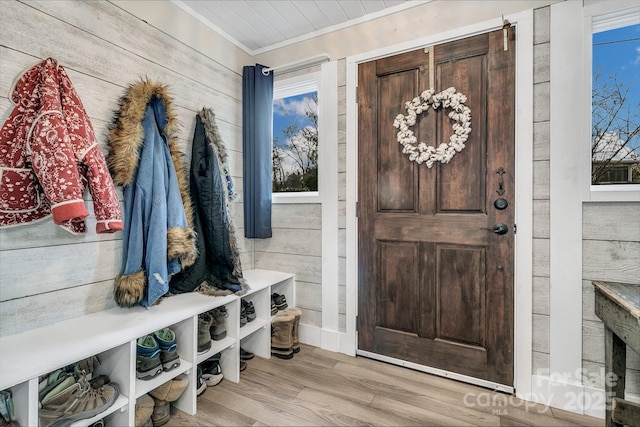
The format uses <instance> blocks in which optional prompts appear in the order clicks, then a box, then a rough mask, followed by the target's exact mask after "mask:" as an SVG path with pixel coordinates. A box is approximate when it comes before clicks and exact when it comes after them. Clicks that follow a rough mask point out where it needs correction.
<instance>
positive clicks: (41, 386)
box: [38, 369, 69, 400]
mask: <svg viewBox="0 0 640 427" xmlns="http://www.w3.org/2000/svg"><path fill="white" fill-rule="evenodd" d="M67 376H69V373H68V372H66V371H65V370H63V369H56V370H55V371H53V372H50V373H49V374H48V375H45V376H43V377H40V381H39V382H38V394H42V393H43V392H44V390H45V389H46V388H47V387H49V386H51V385H52V384H54V383H56V382H57V381H58V380H59V379H60V378H62V377H67ZM40 400H42V397H40Z"/></svg>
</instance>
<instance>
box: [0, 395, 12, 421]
mask: <svg viewBox="0 0 640 427" xmlns="http://www.w3.org/2000/svg"><path fill="white" fill-rule="evenodd" d="M0 415H2V417H0V421H2V420H4V421H6V422H7V423H11V422H12V421H13V419H14V418H15V407H14V405H13V395H12V394H11V390H2V391H0Z"/></svg>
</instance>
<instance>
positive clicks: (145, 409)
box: [135, 394, 156, 427]
mask: <svg viewBox="0 0 640 427" xmlns="http://www.w3.org/2000/svg"><path fill="white" fill-rule="evenodd" d="M155 406H156V404H155V401H154V400H153V398H152V397H151V396H149V395H148V394H143V395H142V396H140V397H139V398H138V399H137V400H136V415H135V426H136V427H142V426H143V425H144V424H145V423H146V422H147V421H149V420H150V419H151V415H152V414H153V408H154V407H155Z"/></svg>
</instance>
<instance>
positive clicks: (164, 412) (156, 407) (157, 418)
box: [151, 397, 171, 427]
mask: <svg viewBox="0 0 640 427" xmlns="http://www.w3.org/2000/svg"><path fill="white" fill-rule="evenodd" d="M170 419H171V403H170V402H167V401H166V400H160V399H156V398H155V397H154V398H153V413H152V414H151V422H152V423H153V427H160V426H163V425H165V424H166V423H168V422H169V420H170Z"/></svg>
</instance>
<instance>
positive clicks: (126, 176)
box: [107, 80, 193, 265]
mask: <svg viewBox="0 0 640 427" xmlns="http://www.w3.org/2000/svg"><path fill="white" fill-rule="evenodd" d="M153 97H157V98H160V99H161V100H162V101H163V102H164V105H165V107H166V111H167V124H166V126H165V127H164V129H163V130H164V133H165V134H166V135H167V137H168V138H169V152H170V153H171V158H172V159H173V165H174V167H175V170H176V176H177V178H178V185H179V186H180V195H181V196H182V204H183V205H184V213H185V215H186V216H187V223H188V224H189V226H190V227H193V209H192V207H191V198H190V197H189V182H188V180H187V172H186V170H185V165H184V155H183V153H182V152H181V151H180V149H179V148H178V142H177V136H178V133H179V128H180V122H179V121H178V118H177V117H176V115H175V113H174V111H173V98H172V97H171V95H169V90H168V88H167V86H166V85H162V84H160V83H155V82H152V81H149V80H142V81H140V82H139V83H134V84H132V85H130V86H129V88H128V89H127V92H126V94H125V95H124V96H123V97H122V98H121V99H120V109H119V110H118V111H117V112H116V117H115V119H114V122H113V125H112V126H111V128H110V129H109V155H108V158H107V163H108V165H109V170H110V171H111V175H112V177H113V183H114V184H115V185H121V186H122V187H126V186H128V185H130V184H131V181H132V180H133V174H134V172H135V170H136V167H137V166H138V161H139V158H138V152H139V147H140V146H141V145H142V141H143V138H144V129H143V128H142V119H144V114H145V111H146V109H147V104H148V103H149V101H150V100H151V99H152V98H153ZM191 263H192V264H193V261H192V262H191ZM189 265H190V264H189Z"/></svg>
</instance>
